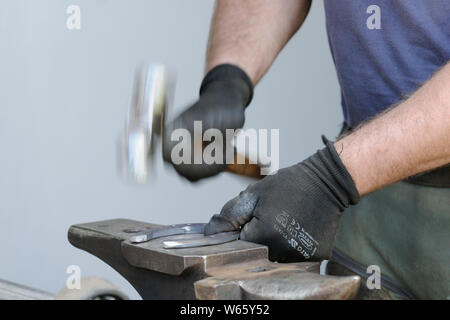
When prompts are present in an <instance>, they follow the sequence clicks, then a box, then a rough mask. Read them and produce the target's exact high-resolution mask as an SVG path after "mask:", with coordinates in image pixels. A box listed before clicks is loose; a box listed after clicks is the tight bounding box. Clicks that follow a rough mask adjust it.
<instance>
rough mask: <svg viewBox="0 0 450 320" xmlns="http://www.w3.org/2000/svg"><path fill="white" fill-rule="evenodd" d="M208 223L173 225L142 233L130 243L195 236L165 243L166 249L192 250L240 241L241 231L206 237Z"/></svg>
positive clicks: (133, 237) (132, 238)
mask: <svg viewBox="0 0 450 320" xmlns="http://www.w3.org/2000/svg"><path fill="white" fill-rule="evenodd" d="M205 226H206V223H186V224H173V225H170V226H167V227H162V228H159V229H153V230H145V231H141V232H139V233H137V234H135V235H133V236H132V237H130V239H129V241H130V242H132V243H143V242H147V241H151V240H154V239H158V238H164V237H168V236H174V235H184V234H189V235H192V234H195V235H197V236H196V237H195V238H190V239H177V240H173V241H164V242H163V247H164V248H166V249H178V248H192V247H201V246H210V245H214V244H220V243H225V242H229V241H233V240H237V239H239V231H235V232H223V233H218V234H214V235H210V236H205V235H203V234H204V230H205Z"/></svg>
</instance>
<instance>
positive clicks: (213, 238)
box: [163, 231, 240, 249]
mask: <svg viewBox="0 0 450 320" xmlns="http://www.w3.org/2000/svg"><path fill="white" fill-rule="evenodd" d="M239 234H240V232H239V231H231V232H222V233H216V234H213V235H210V236H204V235H201V236H200V237H198V238H192V239H178V240H172V241H164V242H163V248H164V249H180V248H195V247H203V246H212V245H215V244H222V243H226V242H230V241H234V240H237V239H239Z"/></svg>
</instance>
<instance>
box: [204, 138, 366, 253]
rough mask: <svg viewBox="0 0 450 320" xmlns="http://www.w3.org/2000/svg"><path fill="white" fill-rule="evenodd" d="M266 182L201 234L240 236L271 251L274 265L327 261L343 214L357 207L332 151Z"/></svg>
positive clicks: (230, 206) (328, 149)
mask: <svg viewBox="0 0 450 320" xmlns="http://www.w3.org/2000/svg"><path fill="white" fill-rule="evenodd" d="M323 140H324V143H325V145H326V147H325V148H324V149H322V150H319V151H317V153H315V154H314V155H312V156H311V157H309V158H308V159H306V160H304V161H302V162H300V163H298V164H296V165H294V166H292V167H288V168H285V169H282V170H279V171H278V173H276V174H274V175H271V176H267V177H265V178H264V179H262V180H261V181H258V182H256V183H255V184H253V185H250V186H249V187H248V188H247V189H246V190H244V191H242V192H241V193H240V194H239V196H237V197H236V198H234V199H232V200H230V201H228V202H227V203H226V204H225V206H224V207H223V208H222V211H221V212H220V214H219V215H214V216H213V217H212V218H211V220H210V221H209V223H208V225H207V226H206V228H205V234H206V235H210V234H213V233H218V232H225V231H232V230H239V229H240V228H241V234H240V238H241V239H242V240H246V241H250V242H255V243H260V244H264V245H267V246H268V247H269V258H270V260H272V261H278V262H295V261H304V260H307V259H313V260H323V259H328V258H329V257H330V254H331V250H332V248H333V242H334V238H335V235H336V231H337V228H338V225H339V219H340V216H341V212H342V211H343V210H344V208H346V207H348V206H349V205H350V204H356V203H358V201H359V194H358V191H357V190H356V187H355V184H354V182H353V179H352V177H351V176H350V174H349V173H348V171H347V170H346V168H345V167H344V164H343V163H342V161H341V160H340V158H339V155H338V154H337V152H336V150H335V149H334V146H333V144H332V143H331V142H329V141H328V140H326V138H325V137H323Z"/></svg>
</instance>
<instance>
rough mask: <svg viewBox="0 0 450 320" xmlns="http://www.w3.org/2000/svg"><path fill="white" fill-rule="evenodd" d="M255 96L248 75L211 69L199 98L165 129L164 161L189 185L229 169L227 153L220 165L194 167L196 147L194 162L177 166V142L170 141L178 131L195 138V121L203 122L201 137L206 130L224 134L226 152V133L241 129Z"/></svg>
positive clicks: (235, 69) (229, 69)
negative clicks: (245, 112)
mask: <svg viewBox="0 0 450 320" xmlns="http://www.w3.org/2000/svg"><path fill="white" fill-rule="evenodd" d="M252 96H253V84H252V82H251V80H250V78H249V77H248V76H247V75H246V73H245V72H244V71H243V70H242V69H240V68H238V67H237V66H234V65H230V64H222V65H219V66H217V67H214V68H213V69H211V71H209V72H208V74H207V75H206V76H205V78H204V79H203V81H202V84H201V87H200V98H199V100H198V101H197V102H195V103H194V104H193V105H192V106H190V107H189V108H188V109H187V110H185V111H184V112H183V113H181V114H180V115H179V116H178V117H177V118H176V119H175V120H173V121H172V122H170V123H169V124H168V125H166V128H165V130H164V135H163V157H164V160H165V161H167V162H169V163H171V164H172V165H173V167H174V168H175V170H176V171H177V172H178V173H179V174H180V175H182V176H184V177H185V178H187V179H188V180H190V181H197V180H199V179H202V178H206V177H210V176H214V175H216V174H218V173H220V172H221V171H223V170H224V169H225V167H226V159H225V155H226V153H225V150H224V152H223V155H224V157H223V160H222V161H221V163H220V164H215V163H214V164H206V163H204V162H203V160H202V163H201V164H194V145H193V143H192V144H191V146H192V147H191V150H192V152H191V154H192V157H191V162H190V163H189V164H186V163H182V164H174V163H173V160H172V156H171V154H172V149H173V147H174V146H175V145H176V144H178V143H179V142H178V141H171V134H172V132H173V131H174V130H175V129H178V128H184V129H187V130H188V131H189V132H190V134H191V140H193V137H194V121H202V131H203V132H202V135H203V133H204V131H206V130H207V129H211V128H215V129H218V130H220V131H221V132H222V135H223V137H224V141H223V146H224V149H225V148H226V144H225V137H226V135H225V134H226V129H239V128H242V126H243V125H244V120H245V114H244V110H245V108H246V107H247V106H248V104H249V103H250V101H251V99H252Z"/></svg>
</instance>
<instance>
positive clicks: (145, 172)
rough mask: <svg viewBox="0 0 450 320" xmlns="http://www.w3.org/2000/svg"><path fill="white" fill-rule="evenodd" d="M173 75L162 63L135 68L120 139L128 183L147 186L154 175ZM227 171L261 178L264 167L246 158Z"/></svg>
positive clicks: (236, 157) (121, 155)
mask: <svg viewBox="0 0 450 320" xmlns="http://www.w3.org/2000/svg"><path fill="white" fill-rule="evenodd" d="M174 89H175V76H174V72H172V71H170V70H169V69H168V68H167V67H166V66H164V65H162V64H150V65H145V64H142V65H140V66H138V67H137V68H136V71H135V75H134V85H133V94H132V99H131V103H130V106H129V108H128V112H127V116H126V121H125V130H124V133H123V135H122V136H121V137H120V139H119V143H118V150H119V168H120V169H119V170H120V171H121V174H122V176H123V177H124V178H125V179H126V180H129V181H133V182H137V183H139V184H144V183H146V182H148V181H149V178H150V177H151V176H152V175H153V174H154V173H152V171H154V166H155V162H156V158H155V156H156V154H157V151H156V150H157V149H158V144H159V143H158V142H159V141H160V140H161V136H162V135H163V130H164V124H165V117H166V115H167V110H168V109H169V107H170V104H171V102H172V100H173V96H174ZM238 157H239V156H238V155H237V154H235V159H234V160H235V161H234V163H233V164H230V165H228V166H227V168H226V170H227V171H228V172H232V173H235V174H239V175H243V176H247V177H252V178H261V177H262V176H261V168H260V166H259V165H258V164H252V163H250V161H249V160H248V158H247V157H244V158H245V163H244V164H239V163H238V162H237V159H238Z"/></svg>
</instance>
